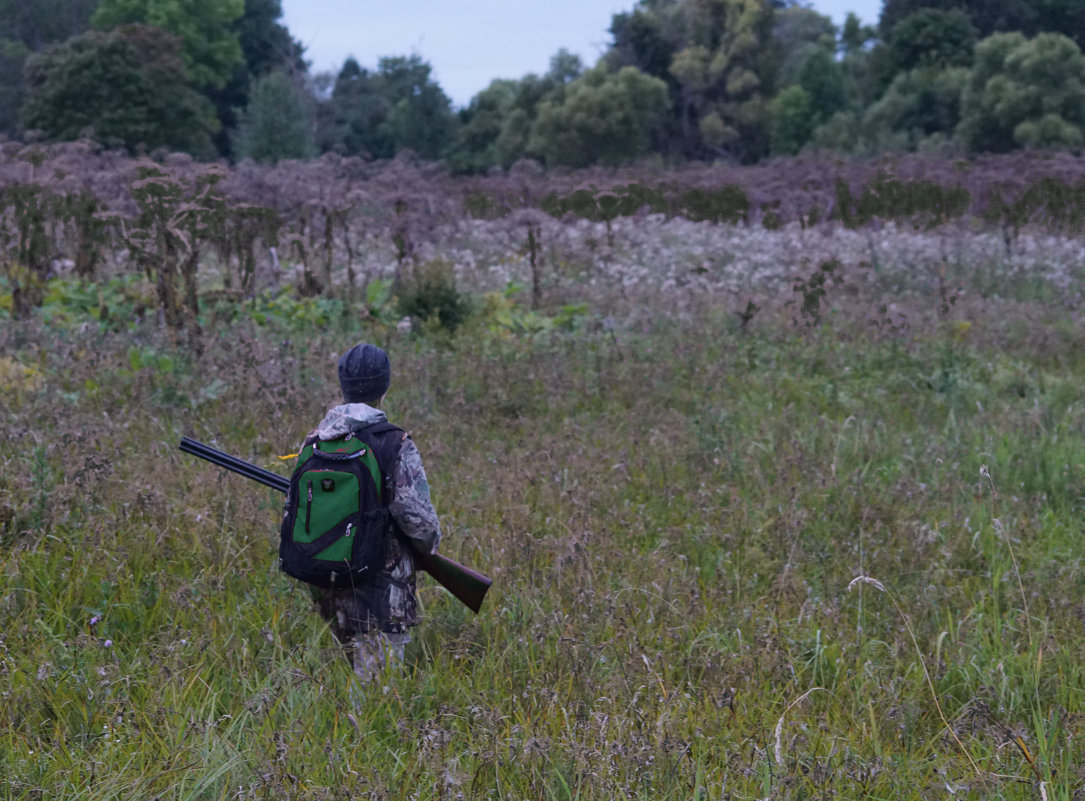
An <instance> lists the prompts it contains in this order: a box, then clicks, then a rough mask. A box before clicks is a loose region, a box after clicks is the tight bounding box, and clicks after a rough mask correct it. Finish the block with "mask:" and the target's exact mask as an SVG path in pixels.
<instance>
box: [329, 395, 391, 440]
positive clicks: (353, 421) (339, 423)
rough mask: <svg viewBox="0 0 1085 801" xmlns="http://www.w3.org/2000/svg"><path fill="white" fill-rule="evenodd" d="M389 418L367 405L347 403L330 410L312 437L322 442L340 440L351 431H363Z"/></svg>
mask: <svg viewBox="0 0 1085 801" xmlns="http://www.w3.org/2000/svg"><path fill="white" fill-rule="evenodd" d="M387 419H388V416H387V415H386V414H385V413H384V412H382V411H381V410H380V409H374V408H373V407H372V406H369V405H367V404H365V403H346V404H343V405H342V406H336V407H335V408H334V409H329V410H328V413H327V414H326V415H324V419H323V420H321V421H320V425H318V426H317V427H316V429H315V430H314V431H313V433H312V434H310V436H314V435H315V436H316V438H317V439H319V440H321V441H325V440H329V439H338V438H339V437H341V436H343V435H345V434H349V433H350V432H351V431H361V430H362V429H363V428H365V427H366V426H371V425H373V424H374V423H383V422H384V421H386V420H387Z"/></svg>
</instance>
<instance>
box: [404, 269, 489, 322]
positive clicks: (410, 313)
mask: <svg viewBox="0 0 1085 801" xmlns="http://www.w3.org/2000/svg"><path fill="white" fill-rule="evenodd" d="M396 310H397V311H398V312H399V314H401V315H403V316H404V317H410V318H411V319H412V320H415V321H422V322H426V323H430V324H436V325H438V326H439V327H441V328H444V329H445V330H447V331H455V330H456V329H457V328H459V326H460V325H461V324H462V323H463V322H465V321H466V320H467V318H468V317H469V316H470V315H471V301H470V299H469V298H468V297H467V296H466V295H464V294H463V293H461V292H460V291H459V289H457V288H456V276H455V274H454V271H453V269H452V265H451V264H449V263H448V262H445V261H439V260H438V261H431V262H426V263H424V264H420V265H417V266H416V267H415V268H414V270H413V271H412V272H411V274H410V276H409V277H408V278H407V279H406V280H405V281H404V282H403V283H402V285H401V286H400V289H399V292H398V294H397V301H396Z"/></svg>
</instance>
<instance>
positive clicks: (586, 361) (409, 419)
mask: <svg viewBox="0 0 1085 801" xmlns="http://www.w3.org/2000/svg"><path fill="white" fill-rule="evenodd" d="M442 225H443V227H440V226H436V225H435V226H434V227H433V228H432V229H431V230H429V231H428V232H427V234H426V237H424V238H423V237H421V236H419V237H418V239H417V241H416V243H415V244H414V246H413V248H412V252H411V254H410V255H409V257H408V258H406V259H405V258H403V256H404V254H403V252H402V250H403V248H402V247H401V244H402V240H397V239H395V237H394V236H388V237H385V238H384V239H382V240H380V241H379V242H378V241H376V239H374V240H373V241H372V242H371V243H370V245H371V247H369V248H367V249H366V250H365V255H364V257H363V256H360V257H359V264H360V265H361V266H360V267H359V269H358V275H359V276H364V277H365V278H366V280H367V282H368V285H367V286H366V288H365V290H364V291H363V290H362V289H361V288H359V291H358V293H357V294H356V295H355V294H353V293H351V292H347V291H345V290H344V291H342V292H337V293H331V294H330V295H329V294H323V295H318V296H311V295H307V294H306V293H303V292H298V291H295V290H294V288H293V287H292V286H291V283H292V282H294V281H295V279H296V281H297V283H298V284H299V285H300V284H301V282H302V269H303V268H302V265H301V264H300V263H299V262H300V259H297V260H294V259H291V258H290V257H289V256H288V255H287V254H286V252H285V249H284V253H283V256H282V263H281V264H280V265H278V266H280V267H281V268H282V269H283V270H284V273H285V277H283V278H282V281H281V283H282V285H271V284H270V283H267V284H264V285H259V282H257V284H258V286H256V287H254V288H253V291H252V292H251V293H248V294H246V295H244V296H242V295H239V294H237V293H233V294H231V293H230V292H228V291H225V290H224V286H225V285H226V283H227V279H226V277H225V273H226V271H227V270H228V269H229V261H228V259H227V261H226V262H222V261H216V258H215V256H214V254H206V253H205V254H204V256H205V259H204V261H203V262H202V263H201V265H200V269H199V273H198V278H199V282H198V287H197V290H198V296H199V299H200V304H199V311H198V318H195V319H196V322H197V323H198V330H199V331H200V332H201V335H202V340H201V346H200V348H199V349H194V348H193V347H192V341H191V339H189V338H186V337H185V336H184V335H182V334H181V333H179V332H178V330H177V329H176V328H175V327H172V326H170V325H168V320H167V321H162V320H161V319H160V318H161V317H162V313H161V312H159V313H156V312H155V311H154V310H155V308H156V306H157V304H158V300H159V296H158V295H157V294H156V292H157V289H158V287H157V286H156V284H155V280H154V279H155V275H154V274H153V273H152V274H143V273H140V272H132V271H127V272H126V271H124V270H122V269H120V267H118V266H117V265H123V260H118V261H109V260H108V259H107V260H105V262H104V263H108V267H107V268H105V267H104V268H101V270H102V272H101V274H99V275H98V276H97V277H96V279H95V280H94V281H88V280H86V279H81V278H78V277H76V276H71V275H60V276H55V277H51V278H49V279H48V280H47V281H45V282H44V283H43V284H42V286H41V292H42V295H41V303H40V306H39V307H37V308H35V309H34V310H33V311H32V312H31V313H30V314H28V315H25V316H21V317H19V318H18V319H16V317H15V316H14V313H13V304H12V302H11V299H10V298H11V296H10V294H8V299H9V300H8V303H7V304H6V306H5V304H4V302H3V298H4V295H5V292H8V293H10V291H11V284H10V282H8V283H3V282H0V314H3V315H6V316H3V317H0V410H2V411H0V451H2V452H3V454H4V457H3V470H2V471H0V777H3V778H2V779H0V798H2V799H58V800H59V799H65V800H66V799H73V800H74V799H94V800H95V801H98V800H99V799H101V800H104V799H132V798H147V799H150V798H162V799H186V800H187V799H248V798H253V799H265V798H266V799H280V798H292V799H293V798H296V799H348V798H350V799H355V798H373V799H383V798H389V799H401V798H402V799H459V798H463V799H472V798H500V799H614V798H618V799H766V798H772V799H822V798H824V799H837V798H839V799H850V798H855V799H860V798H862V799H926V798H931V797H943V798H946V797H950V798H969V799H992V798H1004V799H1051V801H1055V799H1060V801H1070V800H1071V799H1075V800H1078V799H1083V798H1085V790H1083V787H1085V742H1083V737H1085V729H1083V724H1085V678H1083V672H1085V667H1083V661H1082V655H1083V654H1085V600H1083V598H1085V573H1083V571H1082V565H1081V560H1082V556H1083V553H1085V546H1083V545H1082V541H1081V535H1082V529H1083V523H1082V521H1083V513H1085V459H1083V454H1085V428H1083V423H1085V402H1083V397H1082V386H1083V383H1082V382H1083V381H1085V321H1083V319H1082V315H1081V310H1082V300H1083V296H1082V290H1083V287H1085V281H1083V279H1085V275H1083V270H1085V254H1083V252H1082V248H1081V244H1080V240H1079V239H1078V238H1077V237H1075V236H1073V235H1066V234H1065V233H1062V232H1051V231H1047V230H1043V229H1042V227H1041V226H1036V225H1033V226H1031V227H1029V226H1025V227H1023V228H1022V230H1020V231H1017V232H1015V233H1014V236H1013V237H1012V238H1011V237H1008V236H1006V235H1005V231H1004V230H1000V229H999V228H998V227H997V226H994V227H992V226H990V225H985V224H983V223H982V222H981V221H977V220H969V219H960V220H957V221H955V222H953V223H952V224H944V225H940V226H937V227H930V226H928V227H924V228H916V227H913V226H909V225H897V224H894V223H885V224H881V223H876V224H874V225H871V226H863V227H861V228H849V227H847V226H844V225H841V224H840V223H838V222H820V223H817V224H815V225H807V224H805V223H804V224H800V223H798V222H793V221H792V222H786V223H784V224H782V225H780V226H776V227H773V228H772V229H769V228H766V227H761V226H755V225H750V224H746V223H741V222H740V223H738V224H731V223H714V222H711V221H700V222H697V221H692V220H689V219H683V218H672V217H667V216H665V215H653V214H649V215H644V214H641V215H639V216H636V217H634V216H630V217H628V218H622V219H618V220H614V221H607V223H606V224H605V223H604V222H600V221H592V220H583V219H581V220H577V221H569V220H565V221H560V220H555V219H552V218H548V219H543V218H542V217H538V218H536V217H530V218H529V219H528V225H533V226H535V230H537V231H538V240H537V241H538V242H540V243H541V244H540V245H539V246H538V249H537V250H536V249H535V247H534V246H531V247H527V248H525V246H524V241H523V236H522V231H523V228H522V227H514V226H509V225H504V224H503V223H502V222H501V220H487V219H463V220H456V221H454V222H453V223H449V224H447V225H445V224H442ZM518 225H519V224H518ZM533 241H534V240H533ZM366 259H368V260H369V261H365V260H366ZM292 269H295V270H296V271H297V273H296V275H295V274H294V273H291V272H290V270H292ZM400 271H403V273H402V275H401V274H400ZM329 275H330V273H329ZM343 280H344V281H345V278H344V279H343ZM340 286H345V284H340ZM352 288H353V285H352ZM434 311H436V314H435V313H433V312H434ZM362 339H366V340H369V341H374V342H377V343H378V344H381V345H382V346H384V347H386V348H387V349H388V351H389V353H390V356H391V359H392V363H393V387H392V392H391V393H390V394H389V396H388V400H387V405H386V408H387V411H388V413H389V416H390V417H391V418H392V419H393V420H394V421H396V422H399V423H400V424H401V425H403V426H404V427H405V428H407V429H409V430H411V431H412V434H413V437H414V439H415V441H416V442H417V443H418V445H419V448H420V450H421V452H422V454H423V458H424V460H425V463H426V467H427V471H428V473H429V477H430V483H431V485H432V487H433V492H434V501H435V505H436V507H437V509H438V512H439V513H440V515H441V519H442V523H443V526H444V529H445V541H444V545H443V548H442V551H443V552H444V553H446V554H447V555H449V556H451V557H452V558H454V559H457V560H459V561H461V562H464V563H466V564H468V565H471V566H473V567H475V568H477V569H479V570H481V571H483V572H485V573H487V574H488V575H490V576H491V577H492V578H493V579H494V585H493V587H492V589H491V591H490V595H489V596H488V598H487V600H486V603H485V605H484V607H483V609H482V612H481V614H479V615H478V616H473V615H471V613H470V612H468V611H467V610H466V609H464V608H463V607H462V606H461V605H459V604H458V603H457V602H456V601H455V600H454V599H452V598H451V597H450V596H449V595H448V594H447V593H446V592H445V591H444V590H443V589H442V588H440V587H439V586H438V585H437V584H436V583H435V582H433V581H432V580H431V579H429V578H428V577H422V578H421V580H420V597H421V601H422V604H423V607H424V614H423V617H424V620H423V623H422V625H421V626H419V627H418V628H417V629H416V630H415V639H414V641H413V642H412V643H411V644H410V645H409V646H408V650H407V663H406V665H405V666H403V668H402V669H401V670H391V671H389V672H388V673H387V674H386V675H385V676H384V677H383V679H382V681H381V682H379V683H378V684H376V685H373V686H363V687H359V686H357V685H354V684H352V681H351V679H352V676H351V673H350V669H349V666H348V664H347V662H346V660H345V659H343V656H342V655H341V653H340V651H339V650H338V648H337V646H336V645H335V643H334V640H333V638H332V636H331V634H330V633H329V632H328V630H327V629H326V627H325V625H324V624H323V623H322V622H321V621H320V619H319V618H318V617H317V615H316V614H315V613H314V612H313V611H312V609H311V607H310V603H309V601H308V594H307V593H306V592H305V591H304V588H303V587H301V586H299V585H297V584H296V583H294V582H292V580H290V579H289V578H287V577H286V576H284V575H283V574H281V573H279V572H278V571H277V569H276V564H275V552H276V544H277V543H276V537H277V524H278V518H279V513H280V510H281V503H282V499H281V496H279V495H278V494H277V493H275V492H273V491H272V490H269V489H266V488H263V487H261V486H259V485H256V484H254V483H251V482H248V481H246V480H245V479H243V478H241V477H238V476H235V475H232V474H227V473H224V472H223V471H221V470H219V469H218V468H215V467H212V466H210V465H207V464H205V463H202V462H198V461H197V460H195V459H193V458H191V457H188V456H186V455H184V454H181V453H180V452H179V451H178V450H177V442H178V441H179V439H180V437H181V436H182V435H189V436H193V437H196V438H197V439H200V440H202V441H204V442H208V443H210V444H212V445H215V446H217V447H219V448H221V449H223V450H226V451H228V452H230V453H233V454H235V455H238V456H241V457H243V458H246V459H249V460H251V461H254V462H256V463H257V464H259V465H261V466H262V467H265V468H268V469H271V470H274V471H276V472H279V473H282V474H283V475H286V474H287V473H288V471H289V468H290V464H291V463H290V462H289V461H283V460H281V459H280V458H279V457H280V456H281V455H284V454H288V453H291V452H293V451H295V450H296V445H297V443H298V442H299V441H300V439H301V438H302V437H303V436H304V435H305V433H306V432H307V431H308V430H309V429H310V428H311V427H312V425H313V424H314V423H315V422H316V421H317V420H318V419H319V418H320V416H321V415H322V413H323V411H324V409H325V408H327V407H328V406H330V405H333V404H334V403H336V402H337V385H336V379H335V364H336V357H337V355H338V354H339V353H341V352H342V351H343V350H344V349H345V348H347V347H349V346H350V345H351V344H353V343H354V342H356V341H359V340H362Z"/></svg>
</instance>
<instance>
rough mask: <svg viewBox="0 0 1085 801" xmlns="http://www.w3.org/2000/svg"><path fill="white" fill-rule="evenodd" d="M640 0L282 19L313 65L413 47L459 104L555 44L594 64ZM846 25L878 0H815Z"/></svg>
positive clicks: (422, 2)
mask: <svg viewBox="0 0 1085 801" xmlns="http://www.w3.org/2000/svg"><path fill="white" fill-rule="evenodd" d="M635 3H636V0H541V2H540V1H539V0H534V2H527V1H526V0H457V2H449V0H401V2H398V3H397V2H388V1H387V0H379V1H378V0H282V8H283V22H284V23H285V24H286V26H287V27H288V28H289V29H290V32H291V33H292V34H293V35H294V38H296V39H297V40H298V41H300V42H301V43H302V44H303V45H305V47H306V48H307V49H306V58H307V59H308V60H309V61H311V62H312V70H313V71H314V72H322V71H331V72H338V70H339V68H340V67H341V66H342V65H343V61H344V60H345V59H346V58H347V57H348V56H351V55H352V56H354V58H356V59H357V60H358V63H360V64H361V65H362V66H363V67H367V68H370V69H372V68H374V67H376V65H377V59H378V58H380V57H381V56H401V55H411V54H413V53H417V54H418V55H419V56H421V57H422V58H423V59H424V60H425V61H427V62H429V64H430V65H431V66H432V67H433V74H434V77H435V78H436V80H437V82H438V83H439V84H440V85H441V87H442V88H443V89H444V90H445V93H446V94H447V95H448V96H449V97H450V98H452V103H453V104H454V105H456V106H464V105H466V104H467V103H468V102H469V101H470V100H471V98H472V97H473V96H474V95H475V94H477V93H478V92H480V91H481V90H482V89H485V88H486V86H487V85H488V84H489V83H490V81H491V80H493V79H494V78H521V77H523V76H524V75H525V74H527V73H529V72H534V73H537V74H541V73H544V72H546V70H547V68H548V66H549V64H550V57H551V56H552V55H553V54H554V53H555V52H557V50H558V49H559V48H562V47H564V48H566V49H567V50H569V51H570V52H573V53H576V54H577V55H579V56H580V58H581V60H582V61H583V62H584V64H585V65H586V66H591V65H592V64H594V63H595V62H596V60H597V59H598V58H599V56H600V55H601V54H602V53H603V51H604V50H605V49H606V46H607V44H608V42H609V41H610V34H608V33H607V29H608V28H609V27H610V18H611V16H613V15H614V14H616V13H619V12H622V11H630V10H632V8H633V7H634V5H635ZM811 5H812V7H813V8H814V9H815V10H816V11H820V12H821V13H822V14H827V15H828V16H830V17H832V18H833V21H834V22H836V23H837V25H842V24H843V22H844V19H845V17H846V16H847V12H848V11H854V12H855V13H856V14H857V15H858V16H859V18H860V19H861V20H862V21H863V22H866V23H869V24H874V23H876V22H877V21H878V14H879V13H881V7H882V0H813V3H811Z"/></svg>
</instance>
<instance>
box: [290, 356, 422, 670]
mask: <svg viewBox="0 0 1085 801" xmlns="http://www.w3.org/2000/svg"><path fill="white" fill-rule="evenodd" d="M390 383H391V365H390V363H389V360H388V354H387V353H385V352H384V350H382V349H381V348H379V347H377V346H376V345H371V344H366V343H361V344H358V345H355V346H354V347H353V348H351V349H350V350H349V351H347V352H346V353H344V354H343V355H342V357H341V358H340V359H339V386H340V389H341V390H342V393H343V404H342V405H339V406H335V407H334V408H332V409H329V410H328V412H327V414H326V415H325V416H324V419H323V420H321V422H320V424H319V425H317V427H316V428H315V429H313V431H311V432H310V433H309V435H308V436H307V437H306V438H305V442H304V444H303V445H302V449H301V453H300V454H299V457H298V468H297V470H296V471H295V477H294V479H292V481H293V484H294V487H296V490H295V489H294V488H293V487H292V491H293V492H296V495H295V502H294V506H293V511H290V510H291V508H292V507H291V503H290V501H289V500H288V504H287V508H288V512H287V513H286V515H285V516H284V517H285V519H284V523H283V526H284V532H285V531H286V530H287V529H289V530H290V532H291V534H292V537H293V538H294V540H296V541H297V543H298V544H297V546H296V547H297V548H309V552H308V553H307V558H309V559H314V558H315V559H317V560H319V559H321V558H324V559H326V560H327V561H328V562H329V564H331V565H332V566H335V564H336V563H335V561H334V559H335V558H337V557H336V554H337V553H338V554H339V557H338V558H340V559H343V557H342V554H343V553H352V554H353V555H351V556H349V558H350V559H352V560H355V561H357V560H358V559H359V553H360V550H359V549H360V548H362V549H371V550H365V553H366V554H368V555H369V556H367V558H368V559H369V561H370V562H371V563H372V564H371V565H370V566H369V567H368V568H367V567H365V566H364V565H363V566H362V567H361V568H360V569H359V568H358V567H356V566H355V565H354V564H353V563H352V565H351V569H350V571H349V572H347V573H344V572H339V573H338V574H336V573H335V572H334V571H333V572H332V573H331V574H330V576H331V577H330V580H328V579H325V578H323V577H322V578H321V580H320V581H315V580H313V581H311V582H310V583H311V584H312V585H313V586H311V587H310V589H311V592H312V596H313V600H314V601H315V603H316V606H317V609H318V610H319V612H320V614H321V616H322V617H323V618H324V619H325V620H326V621H327V622H328V623H329V625H330V627H331V630H332V632H333V633H334V635H335V637H336V639H337V640H338V641H339V642H340V643H341V644H343V645H344V646H346V652H347V655H348V657H349V658H350V661H351V664H352V666H353V670H354V673H355V674H356V675H358V676H359V677H360V678H362V679H363V680H365V681H372V680H374V679H375V678H376V677H377V675H378V674H379V673H380V672H381V671H382V670H383V668H384V666H385V664H386V663H387V662H389V661H396V662H402V660H403V654H404V648H405V647H406V645H407V643H408V642H410V639H411V634H410V630H411V628H412V627H413V626H415V625H416V624H417V623H418V597H417V594H416V588H415V561H414V554H415V553H416V552H417V553H427V554H433V553H436V552H437V546H438V544H439V543H440V541H441V527H440V523H439V521H438V518H437V513H436V511H435V510H434V508H433V504H432V502H431V501H430V490H429V484H428V482H427V481H426V471H425V469H424V468H423V466H422V457H421V455H420V454H419V452H418V448H417V447H415V444H414V442H413V441H412V440H411V438H410V436H409V434H407V433H406V432H405V431H403V430H402V429H400V428H398V427H396V426H394V425H391V424H390V423H388V418H387V416H386V415H385V413H384V412H383V411H381V408H380V407H381V405H382V403H383V400H384V396H385V394H386V393H387V392H388V387H389V385H390ZM374 457H375V464H374V463H373V462H371V461H368V460H369V459H372V458H374ZM351 462H353V463H357V466H352V464H351ZM363 463H364V464H368V465H369V467H368V473H369V474H372V476H373V481H372V487H373V489H376V491H377V503H376V504H374V505H376V506H377V507H378V508H375V509H369V508H362V509H361V511H360V512H359V511H358V510H357V505H358V504H357V500H356V498H357V493H358V487H359V482H361V484H362V485H363V486H362V492H363V501H364V492H365V491H366V489H367V486H365V485H369V483H370V482H369V481H368V478H367V472H366V469H365V467H364V464H363ZM351 470H353V471H355V472H357V473H360V477H355V476H354V475H353V474H352V473H351V472H350V471H351ZM348 485H349V486H348ZM344 493H353V498H354V500H353V503H354V504H355V507H354V511H355V514H356V515H357V516H356V517H350V516H349V515H348V516H347V517H343V515H342V513H341V511H342V504H343V503H349V502H351V497H349V496H348V497H346V498H345V499H344ZM289 497H290V496H289V494H288V499H289ZM337 498H338V500H337ZM336 504H339V511H336ZM362 506H363V507H365V506H366V505H365V503H364V502H363V504H362ZM329 510H330V511H329ZM322 515H323V517H324V518H325V519H327V520H330V521H332V522H331V523H330V524H324V523H322V522H321V517H322ZM350 520H356V521H357V520H360V522H358V524H357V526H356V527H355V528H354V529H353V530H352V526H354V525H355V524H354V523H351V522H346V524H345V535H344V534H342V533H341V532H342V530H343V526H344V521H350ZM373 521H376V522H375V523H374V522H373ZM337 527H338V528H337ZM367 527H368V528H367ZM325 529H327V531H326V532H325ZM333 530H334V531H333ZM322 532H325V533H322ZM335 532H339V533H335ZM333 534H335V536H338V537H339V540H341V541H342V542H344V543H345V545H340V544H337V541H336V540H335V539H334V537H333V536H332V535H333ZM355 535H356V536H357V537H368V539H369V540H372V542H365V543H363V542H358V543H353V542H352V541H351V539H352V537H353V536H355ZM309 538H312V539H311V541H310V540H309ZM341 547H342V548H346V549H348V551H346V552H344V551H336V549H337V548H341ZM318 548H322V549H323V551H321V552H320V553H316V549H318ZM349 549H353V550H352V551H350V550H349ZM314 554H315V555H314ZM280 555H281V556H282V555H283V552H280ZM286 558H287V559H290V558H292V557H291V556H290V555H289V554H288V555H287V556H286ZM284 569H286V570H287V572H290V570H289V569H288V566H287V565H286V564H285V563H284ZM299 577H301V578H306V577H305V576H299ZM329 581H330V584H329ZM321 584H324V585H327V586H320V585H321Z"/></svg>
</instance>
